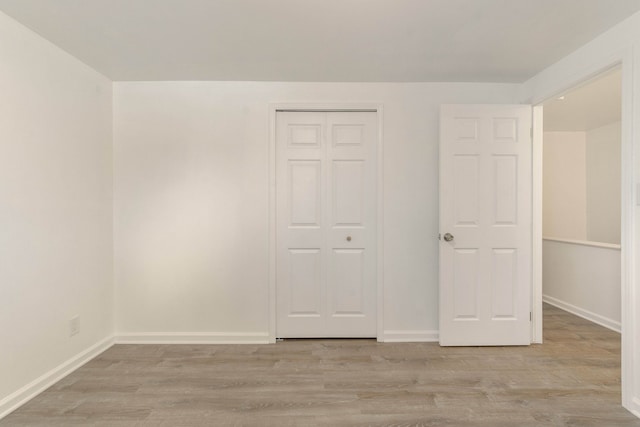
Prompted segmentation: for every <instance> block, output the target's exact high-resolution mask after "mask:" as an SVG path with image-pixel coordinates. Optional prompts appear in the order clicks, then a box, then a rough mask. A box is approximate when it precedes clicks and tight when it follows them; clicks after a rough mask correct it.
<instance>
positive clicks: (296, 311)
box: [288, 249, 322, 317]
mask: <svg viewBox="0 0 640 427" xmlns="http://www.w3.org/2000/svg"><path fill="white" fill-rule="evenodd" d="M288 282H289V285H290V286H289V304H288V308H289V310H288V311H289V316H304V317H310V316H312V317H319V316H321V314H322V304H321V302H322V260H321V253H320V249H290V250H289V277H288Z"/></svg>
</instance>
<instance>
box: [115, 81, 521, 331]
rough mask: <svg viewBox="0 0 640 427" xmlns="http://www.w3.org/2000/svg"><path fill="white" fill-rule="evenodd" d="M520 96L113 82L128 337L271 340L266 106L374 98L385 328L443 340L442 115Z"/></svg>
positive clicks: (123, 327)
mask: <svg viewBox="0 0 640 427" xmlns="http://www.w3.org/2000/svg"><path fill="white" fill-rule="evenodd" d="M516 88H517V87H516V86H515V85H501V84H440V83H433V84H428V83H427V84H422V83H416V84H382V83H380V84H376V83H371V84H349V83H345V84H340V83H338V84H336V83H248V82H244V83H243V82H217V83H216V82H121V83H115V84H114V132H115V133H114V139H115V148H114V149H115V158H114V161H115V177H116V180H115V230H114V232H115V257H116V273H115V276H116V280H115V283H116V295H117V303H116V310H117V314H116V318H117V332H118V334H119V335H120V336H121V338H122V337H123V336H124V337H125V338H126V337H127V336H128V337H129V338H131V336H133V337H134V340H135V339H139V340H145V339H146V340H153V339H154V336H153V334H155V335H156V336H161V337H165V338H166V337H167V334H174V335H176V334H177V335H178V336H184V335H189V334H191V335H192V336H193V334H194V333H199V334H200V336H199V338H201V339H206V338H207V336H209V335H210V336H212V337H213V338H212V339H213V340H216V339H224V338H225V337H226V338H229V337H230V339H238V340H242V339H243V338H245V339H256V338H258V339H259V338H260V337H261V336H262V337H263V338H262V339H263V340H264V339H266V337H265V336H264V334H266V332H267V330H268V277H269V271H268V253H267V250H268V197H267V196H268V181H267V178H268V137H269V133H268V105H269V103H278V102H341V103H354V102H375V103H382V104H383V105H384V123H383V125H384V136H383V140H384V156H383V157H384V188H383V190H384V206H385V208H384V289H385V294H384V300H385V302H384V310H383V315H384V329H385V331H388V334H389V336H390V338H394V339H397V338H399V337H400V338H401V337H403V336H404V337H405V338H407V337H410V336H413V337H424V336H432V337H433V338H435V339H437V329H438V291H437V290H438V240H437V236H438V117H439V106H440V104H442V103H509V102H511V101H512V100H513V96H514V94H515V91H516ZM243 334H244V335H243ZM429 334H431V335H429Z"/></svg>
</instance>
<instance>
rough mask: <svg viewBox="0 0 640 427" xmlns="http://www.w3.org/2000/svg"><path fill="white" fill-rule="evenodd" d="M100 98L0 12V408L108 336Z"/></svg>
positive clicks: (106, 158)
mask: <svg viewBox="0 0 640 427" xmlns="http://www.w3.org/2000/svg"><path fill="white" fill-rule="evenodd" d="M111 100H112V92H111V82H110V81H109V80H108V79H106V78H104V77H103V76H101V75H100V74H98V73H96V72H95V71H93V70H91V69H89V68H88V67H87V66H85V65H84V64H82V63H80V62H79V61H77V60H76V59H74V58H72V57H70V56H69V55H67V54H66V53H64V52H63V51H61V50H60V49H58V48H56V47H54V46H53V45H51V44H50V43H49V42H46V41H45V40H43V39H42V38H40V37H39V36H37V35H35V34H34V33H32V32H31V31H29V30H27V29H25V28H24V27H22V26H21V25H19V24H17V23H16V22H15V21H13V20H12V19H10V18H8V17H7V16H6V15H4V14H2V13H0V417H1V416H2V414H3V413H4V412H6V411H7V410H9V409H10V408H12V407H13V406H15V405H16V404H17V403H19V402H20V401H21V400H22V399H24V398H25V397H28V396H29V395H30V394H31V393H33V392H34V391H37V388H38V387H40V386H42V385H43V384H45V383H46V382H47V381H48V380H49V379H51V378H53V377H52V375H53V376H55V373H56V372H58V373H59V370H58V369H57V368H60V366H61V365H63V364H64V363H66V362H68V361H69V360H70V359H73V358H76V357H79V355H81V354H82V353H83V352H85V351H87V350H91V349H95V348H97V347H94V346H96V345H98V346H99V345H100V344H101V343H104V340H105V339H108V338H109V337H110V336H112V333H113V284H112V282H113V278H112V258H113V257H112V162H111V156H112V152H111V139H112V121H111V107H112V104H111ZM75 315H79V316H80V333H79V335H76V336H74V337H72V338H71V337H70V336H69V320H70V319H71V317H73V316H75ZM37 379H40V381H39V382H38V381H36V382H35V383H33V384H31V386H27V387H24V386H25V385H27V384H29V383H30V382H32V381H35V380H37ZM23 387H24V388H23Z"/></svg>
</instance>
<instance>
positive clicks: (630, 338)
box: [528, 48, 640, 415]
mask: <svg viewBox="0 0 640 427" xmlns="http://www.w3.org/2000/svg"><path fill="white" fill-rule="evenodd" d="M615 67H621V69H622V119H621V130H622V132H621V135H622V141H621V157H622V158H621V183H620V184H621V194H620V195H621V221H620V227H621V235H620V245H621V253H620V261H621V275H620V293H621V309H622V316H621V324H622V334H621V340H622V347H621V356H622V373H621V391H622V406H624V407H625V408H627V409H629V410H630V411H632V410H633V408H634V407H636V408H637V407H638V405H640V402H634V400H633V396H634V392H636V393H637V392H638V391H637V390H634V389H635V384H634V381H635V378H636V377H637V375H638V371H639V370H640V361H638V360H637V359H636V356H635V355H636V354H637V352H638V351H640V343H639V342H637V340H638V339H637V337H638V336H640V331H639V328H640V326H638V322H637V319H638V317H639V316H640V313H638V312H637V311H636V301H637V300H636V298H637V295H638V290H637V284H636V269H635V267H634V259H635V251H636V248H635V246H634V239H635V226H634V216H635V205H634V200H635V203H640V200H638V199H636V197H635V191H634V188H635V186H636V185H639V186H640V184H635V183H634V181H635V178H634V155H635V146H634V141H635V140H636V139H637V137H638V135H637V133H636V132H637V130H638V129H639V128H640V123H639V122H638V121H636V120H635V118H634V115H633V110H634V105H633V98H634V81H635V79H636V78H637V76H638V74H637V69H636V68H634V52H633V48H622V49H620V50H617V51H613V52H611V54H610V55H607V56H606V57H604V58H600V59H597V60H595V61H594V62H592V63H589V64H585V67H584V68H583V69H582V70H580V72H579V73H575V74H571V75H566V76H564V77H563V78H561V79H560V81H561V83H559V84H556V85H554V86H552V87H551V88H550V89H547V90H546V91H545V92H542V93H540V94H537V95H536V96H535V97H534V98H533V99H530V100H528V102H530V103H531V104H533V105H534V109H535V108H536V107H537V108H539V109H541V108H542V107H541V105H542V103H544V102H545V101H547V100H549V99H552V98H554V97H557V96H560V95H562V94H563V93H564V92H566V91H568V90H570V89H573V88H575V87H576V86H578V85H580V84H583V83H586V82H588V81H590V80H592V79H594V78H597V77H599V76H600V75H601V74H602V73H605V72H607V71H609V70H611V69H612V68H615ZM635 107H637V106H635ZM534 111H535V110H534ZM539 111H540V112H541V110H539ZM535 119H536V116H535V115H534V120H535ZM538 121H539V122H540V117H538ZM533 132H534V139H533V141H534V158H535V157H536V156H541V155H542V147H541V146H539V144H540V142H541V141H542V135H540V132H542V123H540V126H537V125H536V123H535V121H534V125H533ZM536 142H537V143H538V147H536V146H535V144H536ZM536 150H538V151H536ZM532 172H533V182H534V183H537V184H538V185H540V184H541V182H542V162H535V163H534V164H533V169H532ZM639 188H640V187H639ZM532 207H533V221H534V222H533V230H534V233H533V239H534V242H535V241H536V240H537V239H538V238H540V242H541V241H542V214H541V212H542V193H541V191H540V192H534V199H533V204H532ZM534 244H535V243H534ZM541 255H542V254H541V251H540V253H536V249H535V247H534V257H533V266H532V267H533V269H532V272H533V286H532V292H533V296H534V298H533V300H532V313H533V322H532V342H535V343H542V256H541ZM636 415H637V414H636Z"/></svg>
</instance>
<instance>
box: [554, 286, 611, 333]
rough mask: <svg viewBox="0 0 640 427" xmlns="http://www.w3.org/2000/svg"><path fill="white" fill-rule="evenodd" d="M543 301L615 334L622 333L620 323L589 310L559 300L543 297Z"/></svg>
mask: <svg viewBox="0 0 640 427" xmlns="http://www.w3.org/2000/svg"><path fill="white" fill-rule="evenodd" d="M542 301H543V302H546V303H547V304H551V305H553V306H554V307H558V308H560V309H562V310H564V311H568V312H569V313H571V314H575V315H576V316H579V317H582V318H583V319H587V320H589V321H591V322H593V323H596V324H598V325H600V326H603V327H605V328H607V329H611V330H612V331H614V332H617V333H621V331H622V324H621V323H620V322H616V321H615V320H612V319H609V318H608V317H604V316H601V315H599V314H596V313H593V312H591V311H589V310H585V309H583V308H580V307H577V306H575V305H573V304H569V303H568V302H565V301H562V300H560V299H558V298H554V297H550V296H548V295H543V296H542Z"/></svg>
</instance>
